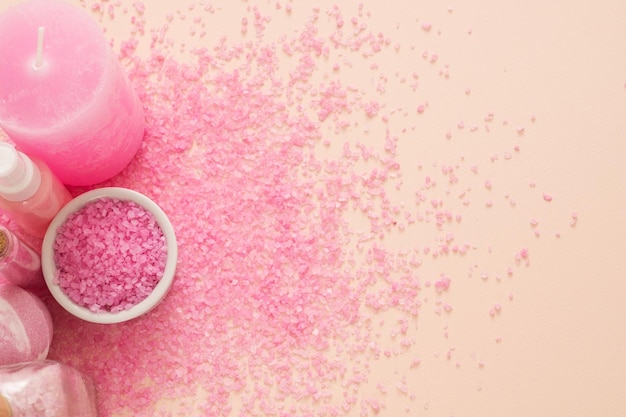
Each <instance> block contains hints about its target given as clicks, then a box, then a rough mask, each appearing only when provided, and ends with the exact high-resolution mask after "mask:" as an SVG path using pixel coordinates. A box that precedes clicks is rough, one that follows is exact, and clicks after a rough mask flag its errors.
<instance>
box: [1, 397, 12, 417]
mask: <svg viewBox="0 0 626 417" xmlns="http://www.w3.org/2000/svg"><path fill="white" fill-rule="evenodd" d="M12 416H13V411H12V410H11V404H9V400H7V399H6V398H5V397H4V396H3V395H2V394H0V417H12Z"/></svg>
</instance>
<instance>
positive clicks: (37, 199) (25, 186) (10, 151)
mask: <svg viewBox="0 0 626 417" xmlns="http://www.w3.org/2000/svg"><path fill="white" fill-rule="evenodd" d="M71 199H72V196H71V195H70V193H69V191H68V190H67V188H65V186H64V185H63V184H61V182H60V181H59V180H58V179H57V178H56V177H55V176H54V174H53V173H52V172H51V171H50V169H49V168H48V166H47V165H46V164H44V163H43V162H42V161H40V160H38V159H32V160H31V159H30V158H29V157H28V156H26V155H24V154H23V153H22V152H19V151H17V150H16V149H15V148H14V147H13V146H12V145H11V144H9V143H6V142H0V209H2V210H3V211H5V212H6V213H7V214H8V215H9V216H11V217H12V218H13V220H15V222H16V223H17V224H18V225H19V226H20V227H21V228H22V229H24V231H26V232H27V233H29V234H31V235H33V236H35V237H38V238H43V236H44V235H45V234H46V230H47V229H48V225H49V224H50V222H51V221H52V219H53V218H54V216H55V215H56V214H57V213H58V212H59V210H61V208H62V207H63V206H64V205H65V204H67V203H68V202H69V201H70V200H71Z"/></svg>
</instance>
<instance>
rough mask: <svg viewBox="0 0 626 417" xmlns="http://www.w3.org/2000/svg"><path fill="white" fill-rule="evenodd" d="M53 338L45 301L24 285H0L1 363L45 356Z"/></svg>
mask: <svg viewBox="0 0 626 417" xmlns="http://www.w3.org/2000/svg"><path fill="white" fill-rule="evenodd" d="M51 341H52V318H51V317H50V313H49V312H48V309H47V308H46V306H45V305H44V304H43V302H42V301H41V300H39V298H37V297H36V296H35V295H33V294H31V293H30V292H28V291H26V290H23V289H22V288H20V287H17V286H15V285H12V284H0V366H2V365H9V364H13V363H18V362H28V361H33V360H41V359H45V358H46V357H47V356H48V350H49V349H50V342H51ZM0 416H2V414H0Z"/></svg>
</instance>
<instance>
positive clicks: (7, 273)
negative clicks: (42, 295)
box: [0, 225, 44, 417]
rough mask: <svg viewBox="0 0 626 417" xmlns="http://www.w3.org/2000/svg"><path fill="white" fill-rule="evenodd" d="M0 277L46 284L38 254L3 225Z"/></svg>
mask: <svg viewBox="0 0 626 417" xmlns="http://www.w3.org/2000/svg"><path fill="white" fill-rule="evenodd" d="M0 276H2V277H4V279H6V280H7V281H9V282H10V283H11V284H15V285H17V286H18V287H26V288H35V287H40V286H42V285H43V283H44V280H43V274H42V272H41V258H40V257H39V255H38V254H37V252H35V250H34V249H33V248H31V247H30V246H28V245H27V244H26V243H25V242H23V241H22V240H21V239H20V238H19V237H17V236H16V235H15V234H13V233H12V232H11V231H10V230H9V229H7V228H6V227H4V226H2V225H0ZM0 417H2V416H0Z"/></svg>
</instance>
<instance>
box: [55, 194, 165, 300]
mask: <svg viewBox="0 0 626 417" xmlns="http://www.w3.org/2000/svg"><path fill="white" fill-rule="evenodd" d="M54 250H55V254H54V260H55V262H56V266H57V269H58V278H57V283H58V284H59V285H60V287H61V289H62V290H63V291H64V292H65V293H66V294H67V295H68V296H69V297H70V298H71V299H72V300H73V301H74V302H75V303H77V304H79V305H81V306H84V307H87V308H89V309H90V310H91V311H95V312H98V311H110V312H116V311H121V310H125V309H128V308H130V307H132V306H134V305H136V304H137V303H139V302H141V301H143V300H144V299H145V298H146V297H147V296H148V295H150V293H151V292H152V290H153V289H154V287H155V286H156V285H157V284H158V282H159V281H160V279H161V277H162V275H163V271H164V270H165V262H166V258H167V249H166V245H165V237H164V236H163V231H162V230H161V228H160V227H159V225H158V224H157V222H156V219H155V217H154V215H152V213H150V212H149V211H147V210H146V209H144V208H143V207H141V206H139V205H137V204H136V203H134V202H132V201H122V200H117V199H111V198H101V199H98V200H96V201H94V202H90V203H88V204H86V205H85V206H84V207H83V208H81V209H80V210H78V211H77V212H75V213H73V214H71V215H70V216H69V217H68V219H67V221H66V222H65V223H64V224H63V225H62V226H61V227H59V229H58V232H57V237H56V240H55V242H54Z"/></svg>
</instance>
